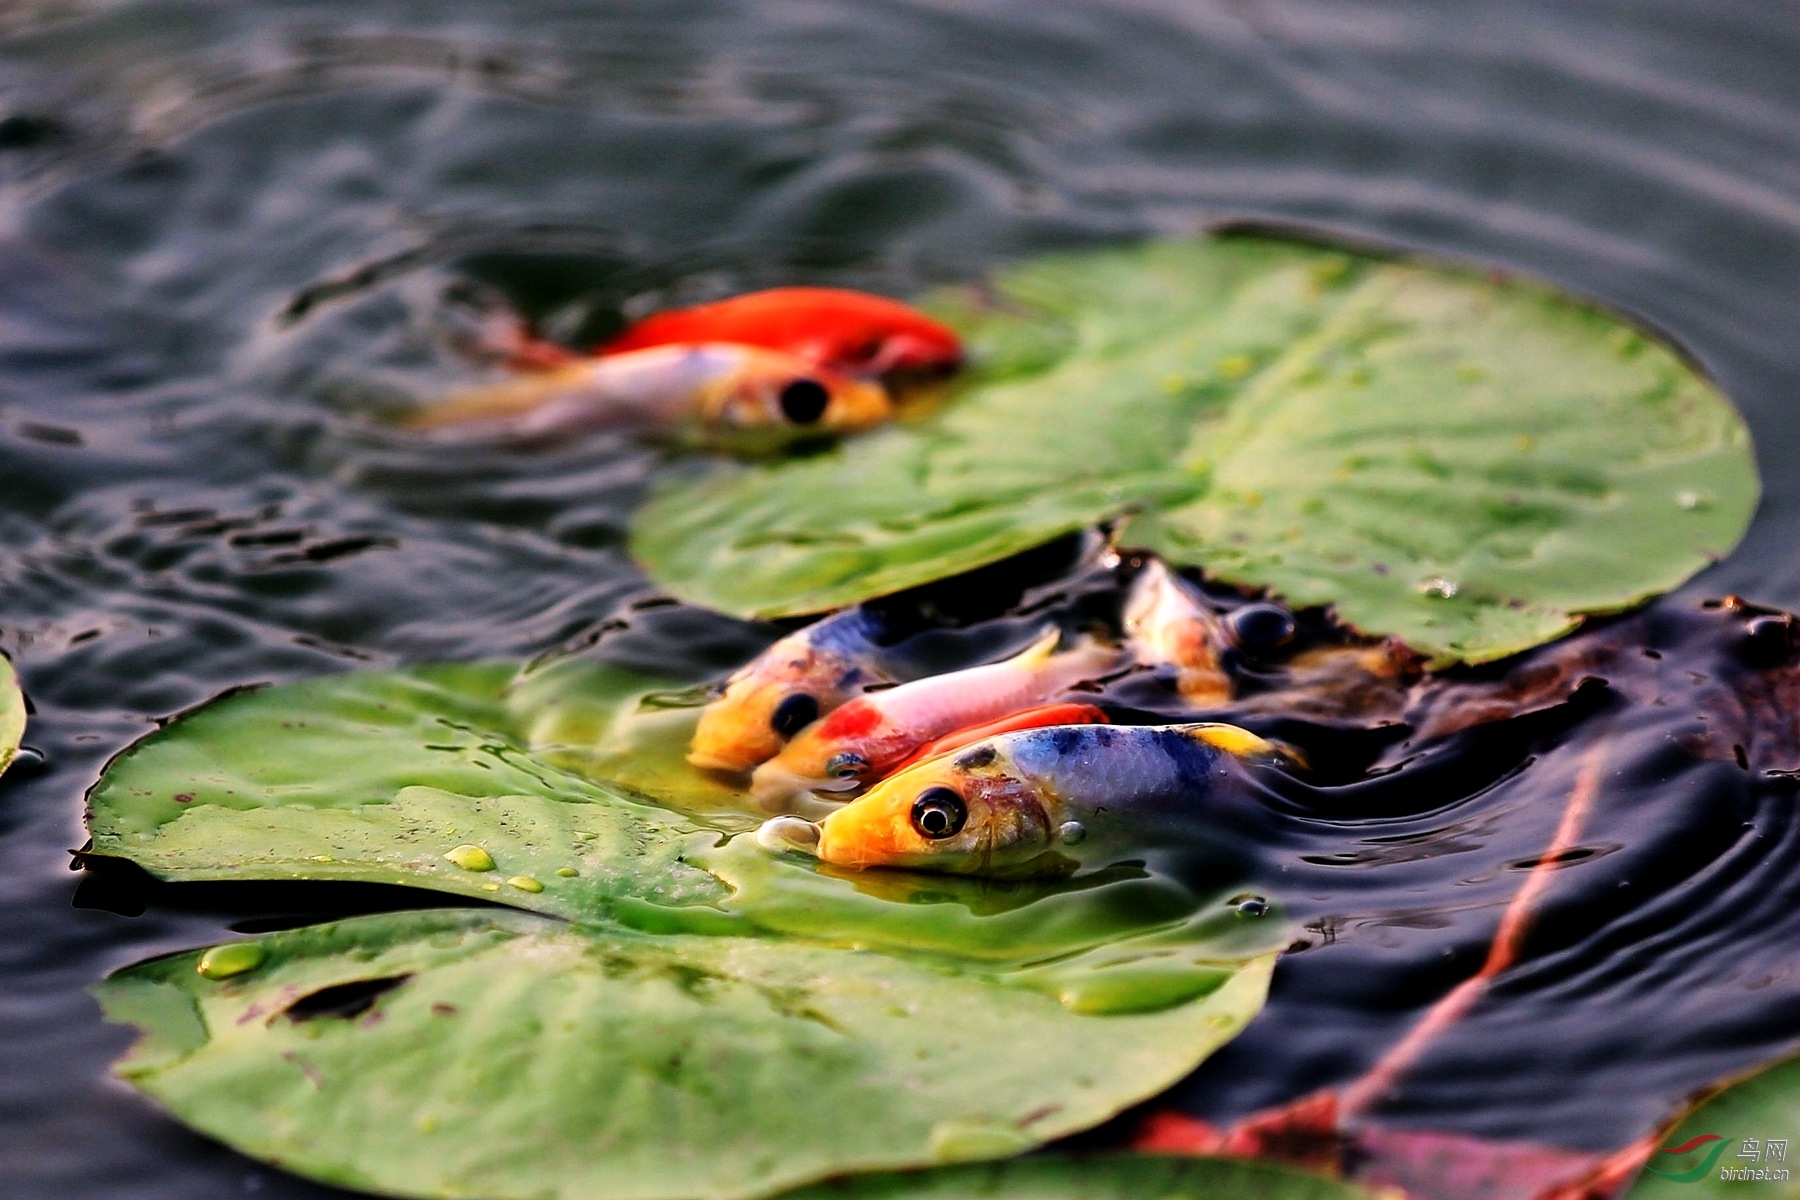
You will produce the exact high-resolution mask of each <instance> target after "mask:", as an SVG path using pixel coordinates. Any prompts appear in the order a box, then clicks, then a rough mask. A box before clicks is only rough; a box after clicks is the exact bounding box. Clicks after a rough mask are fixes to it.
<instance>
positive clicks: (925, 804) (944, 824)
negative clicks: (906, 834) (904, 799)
mask: <svg viewBox="0 0 1800 1200" xmlns="http://www.w3.org/2000/svg"><path fill="white" fill-rule="evenodd" d="M968 819H969V810H968V809H967V808H966V807H964V806H963V798H962V797H961V796H959V795H957V794H956V793H955V792H954V791H953V790H951V789H950V788H947V787H934V788H926V789H925V790H924V791H922V792H920V793H919V798H918V799H917V800H914V801H913V806H912V824H913V828H914V829H916V830H918V831H919V833H920V834H921V835H923V836H925V837H928V838H930V839H931V840H932V841H934V842H935V841H937V840H939V839H941V838H947V837H955V836H956V835H957V834H958V833H959V832H961V831H962V827H963V822H964V821H967V820H968Z"/></svg>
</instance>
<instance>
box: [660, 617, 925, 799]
mask: <svg viewBox="0 0 1800 1200" xmlns="http://www.w3.org/2000/svg"><path fill="white" fill-rule="evenodd" d="M884 632H885V629H884V624H883V622H882V621H881V620H880V619H879V618H878V617H876V615H875V614H874V613H872V612H871V611H870V610H868V609H865V608H862V607H860V606H859V607H856V608H847V609H845V610H843V611H842V612H839V613H836V614H834V615H832V616H829V617H826V618H825V619H824V620H822V621H816V622H814V623H813V624H811V625H808V626H807V627H806V628H804V629H799V630H796V631H794V632H793V633H790V634H788V635H787V636H786V637H784V638H782V639H781V640H780V641H778V642H776V643H775V644H774V645H772V646H770V647H769V648H768V649H767V650H765V651H763V652H762V653H761V654H759V655H757V656H756V658H755V659H753V660H752V661H751V662H750V663H749V664H748V665H746V666H744V667H742V668H740V669H739V670H738V671H737V672H735V673H734V674H733V675H732V676H731V677H730V678H729V679H727V680H726V681H725V687H724V690H723V691H722V692H721V693H720V694H719V697H718V698H717V699H716V700H714V701H713V702H712V703H710V704H708V705H707V706H706V708H705V709H704V710H702V712H701V714H700V723H699V725H698V726H696V727H695V729H694V740H693V742H692V743H691V745H690V747H689V750H688V756H687V757H688V761H689V762H690V763H692V764H693V765H694V766H696V767H705V768H708V769H711V770H718V771H748V770H751V769H752V768H754V767H756V766H757V765H758V764H759V763H762V762H765V761H767V760H768V759H770V758H773V757H774V756H775V755H776V754H778V753H779V752H780V751H781V748H782V747H783V746H784V745H786V744H787V742H788V740H789V739H790V738H792V737H793V736H794V735H795V734H796V733H799V732H800V730H802V729H804V728H806V727H807V726H808V725H811V724H812V723H813V722H814V721H816V720H818V719H819V718H820V717H822V716H825V715H827V714H829V713H831V712H833V711H834V710H836V709H837V708H839V707H840V706H842V705H843V704H845V703H846V702H848V701H850V700H852V699H854V698H855V697H857V696H860V695H862V694H863V691H864V689H866V688H868V687H870V686H873V685H875V684H882V683H891V682H892V681H893V679H892V676H891V675H889V674H888V672H887V671H886V670H884V669H883V668H882V667H881V666H880V665H879V663H878V662H877V656H876V650H877V645H876V643H877V639H878V638H880V637H881V636H882V634H883V633H884Z"/></svg>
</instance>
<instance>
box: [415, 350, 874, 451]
mask: <svg viewBox="0 0 1800 1200" xmlns="http://www.w3.org/2000/svg"><path fill="white" fill-rule="evenodd" d="M893 410H894V405H893V400H892V399H891V398H890V397H889V396H888V394H887V391H886V389H885V388H883V387H882V386H881V385H880V384H877V383H871V382H869V381H867V380H862V379H852V378H850V377H848V376H845V375H840V374H837V373H835V372H831V371H826V370H822V369H820V368H819V367H817V366H814V365H813V364H812V363H810V362H807V361H804V360H802V359H799V358H796V357H795V356H793V355H790V354H784V353H782V352H780V351H776V350H765V349H761V348H759V347H756V346H742V345H736V344H733V343H727V342H704V343H700V344H697V345H681V346H657V347H653V348H651V349H646V350H635V351H632V352H631V353H629V354H616V355H611V356H608V357H606V358H596V359H585V360H582V361H581V362H577V363H573V364H571V365H568V366H565V367H559V368H557V369H555V370H552V371H545V372H542V373H540V374H534V375H521V376H519V377H518V378H516V379H511V380H508V381H506V382H505V383H500V384H496V385H494V386H492V387H488V388H481V389H478V390H475V391H471V392H465V393H463V394H462V395H460V396H457V397H454V398H452V399H451V400H449V401H448V402H446V403H443V404H439V405H437V406H435V407H433V408H429V409H426V410H424V411H422V412H420V413H418V414H416V415H415V416H414V417H413V418H412V420H411V424H412V425H414V426H415V427H423V428H459V427H460V428H471V429H474V430H476V431H477V432H481V433H488V434H493V435H497V436H500V437H505V438H511V439H521V440H538V439H543V438H548V437H553V436H557V435H564V434H572V433H579V432H583V431H586V430H592V429H610V428H620V427H629V426H648V427H652V428H661V429H674V428H679V427H682V426H689V427H697V428H699V429H701V430H703V431H705V432H709V433H714V434H730V433H734V432H754V433H761V434H764V435H772V436H777V437H779V436H784V435H806V434H817V433H847V432H850V431H852V430H857V429H864V428H867V427H868V426H871V425H877V424H880V423H881V422H882V421H885V420H887V419H888V418H889V417H890V416H891V415H892V414H893Z"/></svg>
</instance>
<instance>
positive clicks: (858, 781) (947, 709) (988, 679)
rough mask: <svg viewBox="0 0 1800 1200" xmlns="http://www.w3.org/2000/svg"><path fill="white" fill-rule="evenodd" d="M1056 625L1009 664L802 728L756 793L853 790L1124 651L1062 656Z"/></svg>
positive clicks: (924, 685) (1044, 697)
mask: <svg viewBox="0 0 1800 1200" xmlns="http://www.w3.org/2000/svg"><path fill="white" fill-rule="evenodd" d="M1060 636H1061V635H1060V634H1059V633H1058V632H1057V631H1056V630H1054V629H1052V630H1050V631H1048V632H1047V633H1046V634H1045V635H1044V636H1043V637H1041V638H1039V639H1038V641H1037V642H1036V643H1035V644H1033V645H1032V646H1030V647H1029V648H1027V649H1026V650H1025V651H1023V652H1022V653H1020V654H1018V655H1016V656H1014V657H1012V658H1009V659H1007V660H1005V661H1004V662H997V663H989V664H988V665H986V666H980V667H970V668H969V669H967V670H963V671H952V672H950V673H949V674H946V675H935V676H932V677H931V678H929V679H920V680H917V681H915V682H913V683H905V684H901V685H900V686H899V687H895V688H889V689H887V690H886V691H879V692H872V693H870V694H868V695H865V696H860V697H858V698H857V699H855V700H852V701H850V702H849V703H847V704H845V705H844V706H843V707H841V708H839V709H838V710H837V711H836V712H834V713H832V714H831V715H830V716H828V717H826V718H824V719H823V720H821V721H819V722H818V723H817V724H815V725H813V726H811V727H810V728H807V729H805V730H803V731H801V732H800V733H799V734H798V735H796V736H795V737H794V739H793V740H792V741H790V742H789V743H788V744H787V746H786V747H785V748H784V749H783V750H782V751H781V753H779V754H777V755H775V756H774V757H773V758H771V759H769V761H767V762H765V763H764V764H763V765H762V766H760V767H758V768H757V769H756V772H755V774H754V775H752V776H751V779H750V790H751V793H752V794H753V795H754V796H755V797H756V799H757V801H758V802H759V803H760V804H762V805H763V806H764V807H765V808H766V809H774V808H776V807H779V806H780V805H781V804H782V803H783V802H784V801H786V800H787V799H788V798H789V797H792V796H796V795H799V794H801V793H805V792H809V791H820V792H828V793H843V794H854V793H855V792H857V791H860V790H861V789H863V788H865V787H867V786H868V785H869V784H871V783H873V782H874V781H876V780H877V779H880V778H882V777H883V776H884V775H886V774H887V773H888V772H890V771H892V770H893V769H894V768H895V767H896V766H898V765H899V764H900V763H902V762H904V761H905V760H906V759H907V758H908V757H910V756H911V755H912V754H913V753H914V752H915V751H916V750H918V749H919V748H920V747H921V746H923V745H925V744H926V743H928V742H930V741H932V740H934V739H936V738H941V737H943V736H945V735H946V734H949V733H953V732H954V731H956V730H958V729H962V728H964V727H966V726H970V725H977V724H981V723H984V722H988V721H994V720H999V719H1001V718H1003V717H1007V716H1011V715H1013V714H1015V713H1017V712H1019V710H1021V709H1024V708H1029V707H1032V706H1035V705H1041V704H1043V703H1045V702H1046V701H1048V700H1050V699H1051V698H1053V697H1054V696H1056V695H1057V694H1058V693H1059V692H1063V691H1066V690H1067V689H1068V688H1070V687H1072V686H1074V685H1075V684H1077V683H1080V682H1082V681H1084V680H1090V679H1093V678H1095V677H1097V676H1099V675H1102V674H1104V673H1106V672H1107V671H1109V670H1111V669H1112V668H1113V667H1114V666H1115V665H1116V664H1117V662H1118V660H1119V657H1120V653H1119V651H1118V650H1117V649H1114V648H1112V647H1108V646H1102V645H1100V644H1098V643H1095V642H1085V643H1083V644H1082V645H1080V646H1078V647H1077V648H1075V649H1073V650H1070V651H1067V652H1066V653H1061V654H1058V653H1057V652H1056V646H1057V643H1058V641H1059V640H1060Z"/></svg>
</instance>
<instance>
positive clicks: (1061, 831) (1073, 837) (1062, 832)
mask: <svg viewBox="0 0 1800 1200" xmlns="http://www.w3.org/2000/svg"><path fill="white" fill-rule="evenodd" d="M1056 836H1057V838H1058V839H1060V840H1061V841H1062V843H1063V845H1065V846H1079V845H1081V843H1082V842H1084V841H1086V840H1087V826H1085V825H1083V824H1082V823H1081V822H1080V821H1064V822H1063V823H1062V825H1061V826H1060V827H1059V828H1058V829H1057V831H1056Z"/></svg>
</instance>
